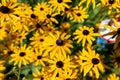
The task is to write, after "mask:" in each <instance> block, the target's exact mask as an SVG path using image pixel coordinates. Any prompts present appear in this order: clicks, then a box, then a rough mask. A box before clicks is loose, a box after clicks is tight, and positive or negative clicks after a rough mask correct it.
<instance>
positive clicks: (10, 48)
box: [3, 44, 15, 60]
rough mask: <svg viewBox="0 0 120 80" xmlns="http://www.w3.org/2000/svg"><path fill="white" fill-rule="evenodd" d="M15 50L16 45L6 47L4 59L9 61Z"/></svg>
mask: <svg viewBox="0 0 120 80" xmlns="http://www.w3.org/2000/svg"><path fill="white" fill-rule="evenodd" d="M14 49H15V46H14V44H10V45H9V46H6V49H5V50H3V54H4V55H3V56H4V57H3V59H5V60H6V59H8V57H10V55H11V54H14Z"/></svg>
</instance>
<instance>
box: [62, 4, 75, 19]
mask: <svg viewBox="0 0 120 80" xmlns="http://www.w3.org/2000/svg"><path fill="white" fill-rule="evenodd" d="M76 10H77V8H76V7H73V6H71V5H70V7H69V8H67V7H65V8H64V11H61V12H60V13H61V15H62V16H63V15H66V16H67V18H69V19H70V20H72V19H73V16H74V15H75V11H76Z"/></svg>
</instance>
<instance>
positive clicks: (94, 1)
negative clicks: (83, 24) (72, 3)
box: [79, 0, 96, 9]
mask: <svg viewBox="0 0 120 80" xmlns="http://www.w3.org/2000/svg"><path fill="white" fill-rule="evenodd" d="M83 3H86V7H87V8H88V7H89V6H90V4H91V3H92V7H93V9H94V8H95V7H96V0H82V1H80V3H79V6H81V5H82V4H83Z"/></svg>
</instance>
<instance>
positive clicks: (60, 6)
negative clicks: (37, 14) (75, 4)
mask: <svg viewBox="0 0 120 80" xmlns="http://www.w3.org/2000/svg"><path fill="white" fill-rule="evenodd" d="M68 2H72V1H71V0H50V1H49V3H50V4H51V7H53V10H57V11H58V13H60V12H61V11H64V8H69V5H67V3H68Z"/></svg>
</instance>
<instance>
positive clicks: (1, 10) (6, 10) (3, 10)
mask: <svg viewBox="0 0 120 80" xmlns="http://www.w3.org/2000/svg"><path fill="white" fill-rule="evenodd" d="M0 12H2V13H5V14H7V13H9V12H10V9H9V8H8V7H6V6H1V7H0Z"/></svg>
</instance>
